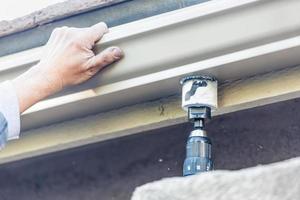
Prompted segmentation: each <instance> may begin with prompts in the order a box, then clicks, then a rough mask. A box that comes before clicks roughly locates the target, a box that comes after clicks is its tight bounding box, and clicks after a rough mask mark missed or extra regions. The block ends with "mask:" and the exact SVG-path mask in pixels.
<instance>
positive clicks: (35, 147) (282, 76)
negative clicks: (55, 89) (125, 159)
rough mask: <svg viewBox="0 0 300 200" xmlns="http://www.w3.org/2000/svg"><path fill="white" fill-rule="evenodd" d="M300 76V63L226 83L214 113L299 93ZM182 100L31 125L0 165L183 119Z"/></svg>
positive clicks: (2, 156)
mask: <svg viewBox="0 0 300 200" xmlns="http://www.w3.org/2000/svg"><path fill="white" fill-rule="evenodd" d="M299 77H300V66H298V67H293V68H288V69H284V70H280V71H276V72H270V73H266V74H263V75H257V76H253V77H251V78H247V79H243V80H237V81H234V82H231V83H227V84H224V85H222V86H221V87H220V88H219V108H218V110H217V111H215V112H213V113H212V114H213V116H217V115H222V114H226V113H230V112H235V111H239V110H243V109H249V108H254V107H257V106H262V105H267V104H270V103H274V102H279V101H284V100H288V99H293V98H299V97H300V79H299ZM180 104H181V98H180V96H171V97H168V98H164V99H160V100H156V101H151V102H146V103H141V104H136V105H132V106H128V107H123V108H120V109H116V110H113V111H110V112H105V113H99V114H97V115H90V116H87V117H84V118H78V119H73V120H69V121H65V122H61V123H57V124H54V125H50V126H44V127H41V128H38V129H32V130H29V131H26V132H23V133H22V134H23V135H22V137H21V139H19V140H15V141H12V142H10V143H9V144H8V145H7V147H6V148H5V149H4V150H3V151H1V152H0V164H2V163H6V162H11V161H15V160H19V159H24V158H29V157H33V156H38V155H42V154H46V153H50V152H56V151H60V150H65V149H69V148H74V147H78V146H81V145H87V144H90V143H95V142H100V141H105V140H109V139H114V138H117V137H122V136H127V135H131V134H136V133H139V132H143V131H147V130H153V129H157V128H162V127H166V126H170V125H174V124H179V123H183V122H186V121H187V116H186V112H184V111H183V110H182V109H181V106H180ZM20 147H22V148H20Z"/></svg>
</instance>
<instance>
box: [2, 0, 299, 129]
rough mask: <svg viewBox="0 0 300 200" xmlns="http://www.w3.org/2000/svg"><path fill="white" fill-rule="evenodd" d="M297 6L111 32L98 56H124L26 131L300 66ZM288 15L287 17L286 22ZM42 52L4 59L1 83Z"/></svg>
mask: <svg viewBox="0 0 300 200" xmlns="http://www.w3.org/2000/svg"><path fill="white" fill-rule="evenodd" d="M299 9H300V2H299V1H294V0H285V1H283V0H281V1H280V0H278V1H271V0H240V1H236V0H221V1H210V2H207V3H203V4H200V5H197V6H192V7H188V8H185V9H181V10H177V11H173V12H170V13H166V14H162V15H158V16H155V17H151V18H148V19H144V20H140V21H136V22H132V23H129V24H125V25H121V26H119V27H115V28H112V29H111V31H110V33H108V34H107V35H105V37H104V38H103V40H102V41H101V42H100V43H99V44H98V45H97V47H96V51H100V50H101V49H103V48H105V47H107V46H111V45H117V46H120V47H121V48H123V49H124V51H125V52H126V56H125V58H124V59H123V60H122V61H121V62H119V63H116V64H114V65H113V66H111V67H109V68H107V69H105V70H104V71H103V73H101V74H99V75H98V76H96V77H94V78H93V79H92V80H90V81H89V82H87V83H86V84H83V85H81V86H78V87H75V88H72V89H69V90H66V91H64V92H62V93H60V94H58V95H56V96H54V97H52V98H50V99H48V100H45V101H42V102H40V103H39V104H37V105H35V106H34V107H32V108H31V109H29V110H28V111H27V112H25V113H24V115H23V116H22V123H23V125H22V127H23V129H28V128H34V127H39V126H43V125H47V124H51V123H55V122H58V121H63V120H68V119H71V118H75V117H81V116H85V115H88V114H93V113H96V112H103V111H106V110H109V109H115V108H119V107H122V106H126V105H131V104H135V103H139V102H144V101H149V100H153V99H157V98H162V97H166V96H168V95H173V94H177V93H179V91H180V86H179V83H178V80H179V79H180V78H181V77H183V76H185V75H189V74H195V73H204V74H209V75H213V76H215V77H217V79H218V80H219V81H220V83H224V82H228V81H230V80H234V79H243V78H245V77H249V76H253V75H257V74H260V73H265V72H269V71H274V70H278V69H282V68H285V67H289V66H295V65H297V64H299V63H300V57H299V55H300V39H299V37H298V35H299V32H300V21H299V20H298V19H299V17H300V13H299V12H298V10H299ZM283 17H284V20H281V19H282V18H283ZM40 56H41V48H36V49H32V50H28V51H26V52H21V53H18V54H14V55H9V56H6V57H2V58H0V66H4V67H3V68H1V69H0V80H5V79H8V78H13V77H15V76H17V75H18V74H20V73H21V72H22V71H24V70H25V69H26V68H28V67H29V66H31V65H33V64H35V63H37V62H38V60H39V58H40Z"/></svg>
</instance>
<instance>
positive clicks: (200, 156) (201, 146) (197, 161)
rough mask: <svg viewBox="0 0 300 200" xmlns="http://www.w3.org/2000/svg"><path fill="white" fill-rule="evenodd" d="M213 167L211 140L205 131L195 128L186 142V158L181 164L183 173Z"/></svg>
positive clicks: (187, 173)
mask: <svg viewBox="0 0 300 200" xmlns="http://www.w3.org/2000/svg"><path fill="white" fill-rule="evenodd" d="M212 168H213V162H212V158H211V141H210V139H209V138H208V137H207V136H206V134H205V131H204V130H201V129H196V130H194V131H192V132H191V134H190V136H189V138H188V141H187V144H186V159H185V161H184V164H183V175H184V176H189V175H194V174H197V173H200V172H205V171H210V170H212Z"/></svg>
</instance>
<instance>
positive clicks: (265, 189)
mask: <svg viewBox="0 0 300 200" xmlns="http://www.w3.org/2000/svg"><path fill="white" fill-rule="evenodd" d="M168 199H170V200H181V199H182V200H183V199H184V200H186V199H188V200H196V199H197V200H201V199H205V200H241V199H243V200H245V199H247V200H257V199H259V200H283V199H285V200H297V199H300V157H298V158H294V159H290V160H286V161H282V162H278V163H273V164H269V165H262V166H256V167H252V168H246V169H242V170H237V171H228V170H216V171H212V172H209V173H203V174H199V175H195V176H190V177H175V178H166V179H163V180H160V181H155V182H152V183H148V184H146V185H143V186H141V187H138V188H137V189H136V190H135V192H134V194H133V197H132V200H168Z"/></svg>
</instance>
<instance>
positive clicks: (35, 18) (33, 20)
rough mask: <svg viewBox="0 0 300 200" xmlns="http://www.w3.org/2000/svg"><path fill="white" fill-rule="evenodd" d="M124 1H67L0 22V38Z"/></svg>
mask: <svg viewBox="0 0 300 200" xmlns="http://www.w3.org/2000/svg"><path fill="white" fill-rule="evenodd" d="M124 1H128V0H67V1H64V2H61V3H57V4H54V5H51V6H48V7H46V8H43V9H41V10H38V11H35V12H33V13H31V14H28V15H25V16H23V17H19V18H16V19H13V20H3V21H0V37H4V36H7V35H10V34H13V33H17V32H21V31H24V30H27V29H31V28H34V27H37V26H39V25H43V24H46V23H49V22H52V21H55V20H59V19H62V18H65V17H69V16H72V15H76V14H80V13H84V12H88V11H91V10H94V9H98V8H102V7H106V6H111V5H114V4H117V3H121V2H124Z"/></svg>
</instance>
